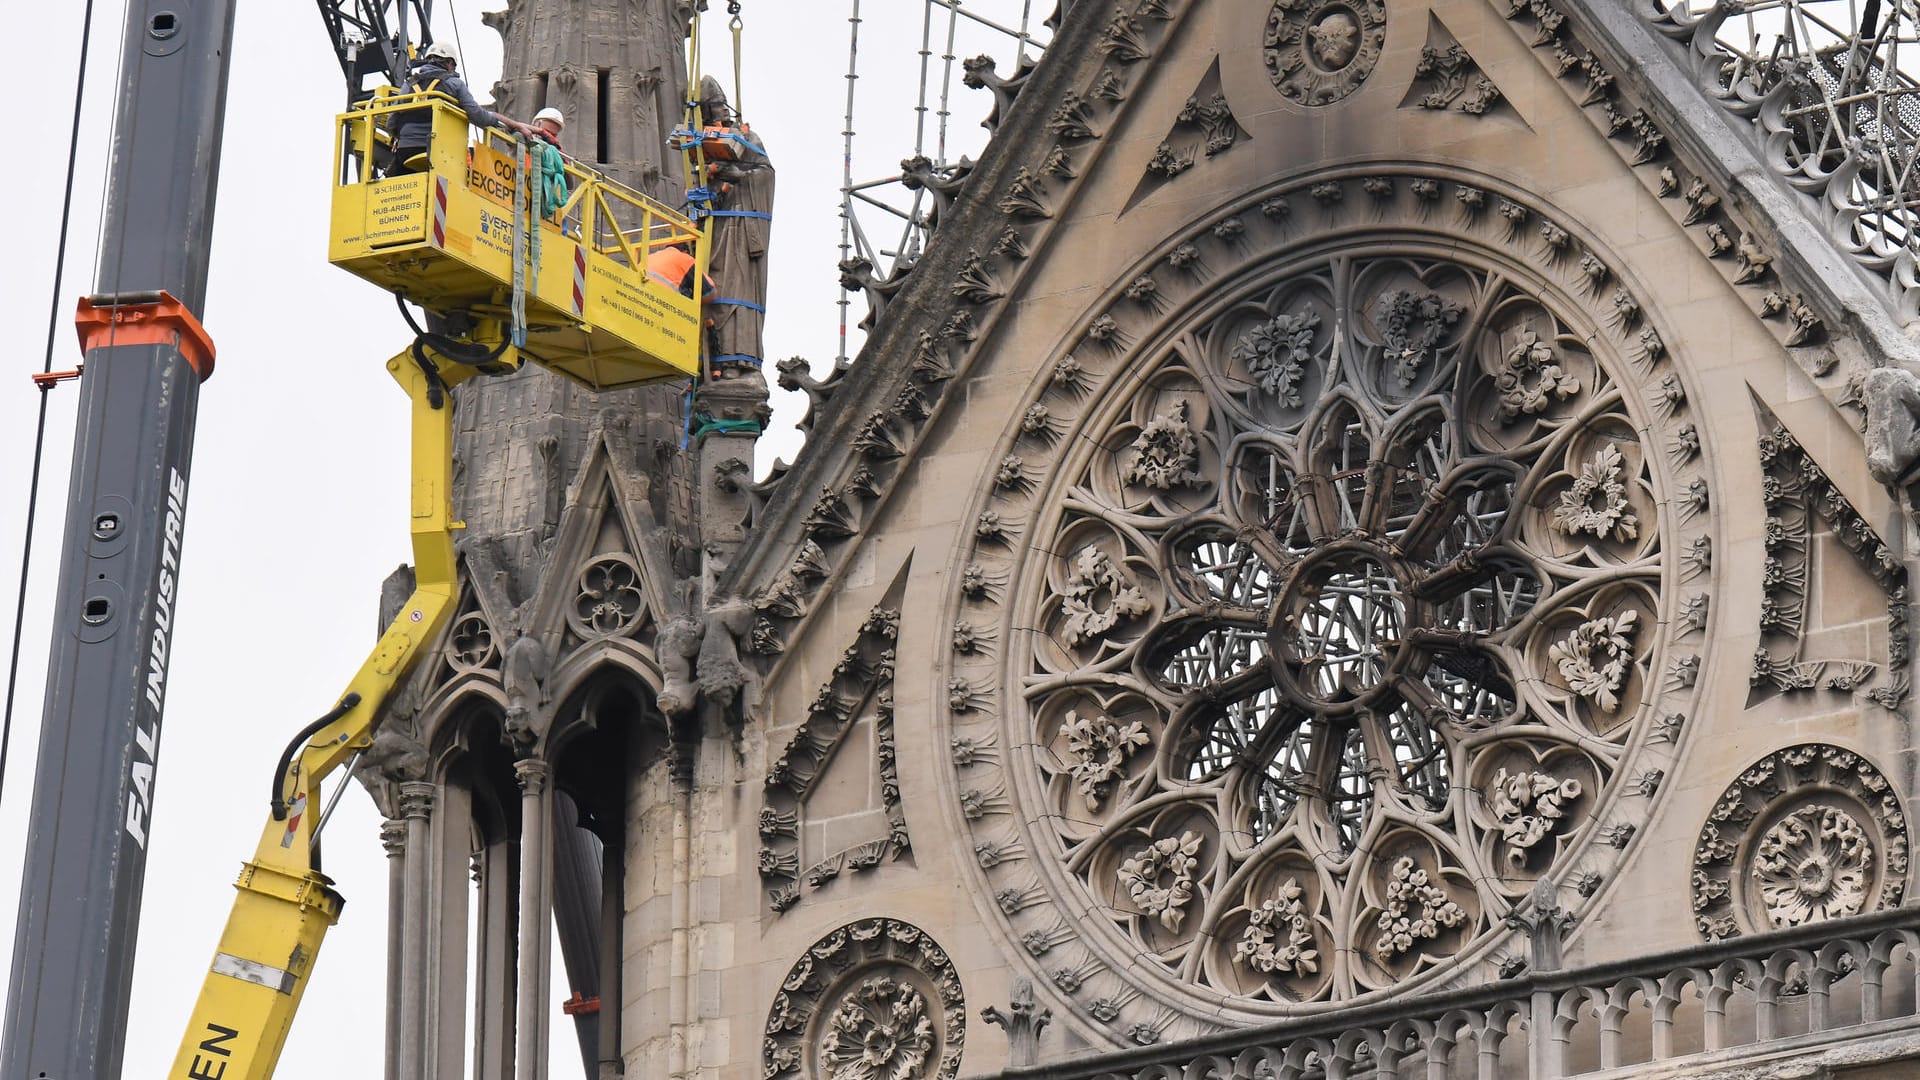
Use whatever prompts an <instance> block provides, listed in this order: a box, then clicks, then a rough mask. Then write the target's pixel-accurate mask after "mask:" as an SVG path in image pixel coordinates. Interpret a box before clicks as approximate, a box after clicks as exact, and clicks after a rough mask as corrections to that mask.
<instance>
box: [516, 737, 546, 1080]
mask: <svg viewBox="0 0 1920 1080" xmlns="http://www.w3.org/2000/svg"><path fill="white" fill-rule="evenodd" d="M548 772H549V769H548V766H547V763H546V762H544V761H539V760H536V759H533V758H528V759H526V760H524V761H519V762H516V763H515V764H514V766H513V775H514V778H515V779H517V780H518V781H519V782H520V970H519V979H518V983H519V985H518V989H517V991H516V992H515V995H514V997H515V1006H516V1009H515V1014H516V1015H515V1017H514V1028H515V1030H516V1031H517V1032H518V1034H519V1038H518V1040H517V1041H516V1044H515V1052H514V1069H513V1075H514V1080H546V1077H547V1007H548V1001H547V998H548V994H549V993H550V991H549V968H550V967H551V963H550V960H551V958H550V956H549V955H548V953H549V950H548V948H547V941H548V937H549V931H548V929H547V924H548V922H549V921H550V918H551V916H550V915H549V912H548V902H549V898H550V897H551V895H552V892H551V890H550V888H549V886H548V881H549V879H550V876H551V875H550V874H549V873H548V863H549V858H548V848H549V846H550V845H549V844H548V842H547V840H548V837H547V832H548V829H549V828H550V826H549V825H548V822H547V812H546V811H547V775H548Z"/></svg>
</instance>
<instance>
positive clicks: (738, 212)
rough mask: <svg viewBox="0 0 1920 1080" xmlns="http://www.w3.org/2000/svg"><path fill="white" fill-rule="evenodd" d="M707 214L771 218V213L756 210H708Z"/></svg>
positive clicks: (763, 219)
mask: <svg viewBox="0 0 1920 1080" xmlns="http://www.w3.org/2000/svg"><path fill="white" fill-rule="evenodd" d="M707 216H708V217H750V218H759V219H760V220H761V221H772V220H773V215H772V214H765V213H761V212H760V211H758V210H709V211H707Z"/></svg>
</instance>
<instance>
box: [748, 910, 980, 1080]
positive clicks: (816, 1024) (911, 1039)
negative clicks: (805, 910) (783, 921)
mask: <svg viewBox="0 0 1920 1080" xmlns="http://www.w3.org/2000/svg"><path fill="white" fill-rule="evenodd" d="M966 1028H967V1017H966V1002H965V1000H964V998H963V996H962V994H961V988H960V976H959V974H958V973H956V972H955V971H954V968H953V961H952V960H951V959H950V958H949V957H948V956H947V953H946V950H944V949H942V948H941V947H940V946H939V945H938V944H936V943H935V942H934V940H933V938H932V937H930V936H928V935H927V933H926V932H925V931H923V930H921V929H919V928H918V927H915V926H911V925H909V924H907V923H903V922H900V921H898V920H896V919H865V920H862V921H860V922H856V923H850V924H848V925H846V926H843V927H841V928H840V929H838V930H835V931H834V932H833V933H831V934H828V935H827V936H826V937H823V938H821V939H820V940H819V941H817V942H815V943H814V944H813V946H812V947H811V948H809V949H808V950H807V951H806V953H805V954H803V955H802V956H801V957H800V959H799V960H798V961H797V962H796V963H795V964H794V965H793V968H792V969H791V970H789V971H788V972H787V977H786V978H785V979H783V980H781V983H780V992H779V993H778V994H776V995H775V996H774V1000H773V1007H772V1008H771V1009H770V1010H769V1011H768V1013H767V1028H766V1039H765V1044H764V1049H763V1052H762V1053H763V1059H764V1060H763V1065H764V1068H763V1070H762V1072H763V1075H764V1076H765V1077H766V1080H777V1078H779V1077H793V1078H795V1080H952V1078H953V1077H954V1076H955V1075H956V1074H957V1073H958V1072H959V1069H960V1054H961V1050H962V1048H963V1047H964V1045H965V1041H966Z"/></svg>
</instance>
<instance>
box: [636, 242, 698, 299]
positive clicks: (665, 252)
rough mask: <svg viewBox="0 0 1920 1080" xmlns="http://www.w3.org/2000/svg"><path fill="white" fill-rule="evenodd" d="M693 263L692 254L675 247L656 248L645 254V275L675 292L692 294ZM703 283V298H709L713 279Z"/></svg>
mask: <svg viewBox="0 0 1920 1080" xmlns="http://www.w3.org/2000/svg"><path fill="white" fill-rule="evenodd" d="M694 265H695V263H694V258H693V256H692V255H689V254H688V253H686V252H684V251H681V250H680V249H679V248H677V247H663V248H658V249H656V250H655V251H654V252H653V254H651V255H648V256H647V276H648V277H650V278H652V279H654V280H655V281H658V282H660V283H661V284H662V285H665V286H666V287H667V288H669V289H672V290H674V291H675V292H679V293H682V294H684V295H686V296H692V295H693V269H694ZM705 284H706V293H705V297H704V298H709V299H710V298H711V297H712V296H713V279H712V278H707V279H705Z"/></svg>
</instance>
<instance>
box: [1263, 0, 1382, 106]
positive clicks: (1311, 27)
mask: <svg viewBox="0 0 1920 1080" xmlns="http://www.w3.org/2000/svg"><path fill="white" fill-rule="evenodd" d="M1386 39H1387V5H1386V2H1385V0H1335V2H1334V3H1326V2H1324V0H1275V2H1274V5H1273V12H1272V14H1270V15H1268V16H1267V37H1266V52H1265V55H1266V62H1267V76H1268V77H1269V78H1271V79H1272V80H1273V85H1274V88H1275V89H1277V90H1279V91H1280V93H1281V94H1283V95H1285V96H1286V97H1288V98H1290V99H1292V100H1294V101H1297V102H1299V103H1300V104H1302V105H1328V104H1331V103H1333V102H1335V101H1339V100H1340V99H1341V98H1343V97H1346V96H1347V95H1348V94H1351V93H1353V92H1354V91H1355V90H1357V89H1359V87H1360V84H1361V83H1362V82H1365V81H1366V78H1367V76H1368V75H1371V74H1373V66H1374V64H1375V63H1377V62H1378V61H1379V59H1380V50H1381V48H1382V47H1383V46H1384V45H1385V44H1386Z"/></svg>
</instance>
